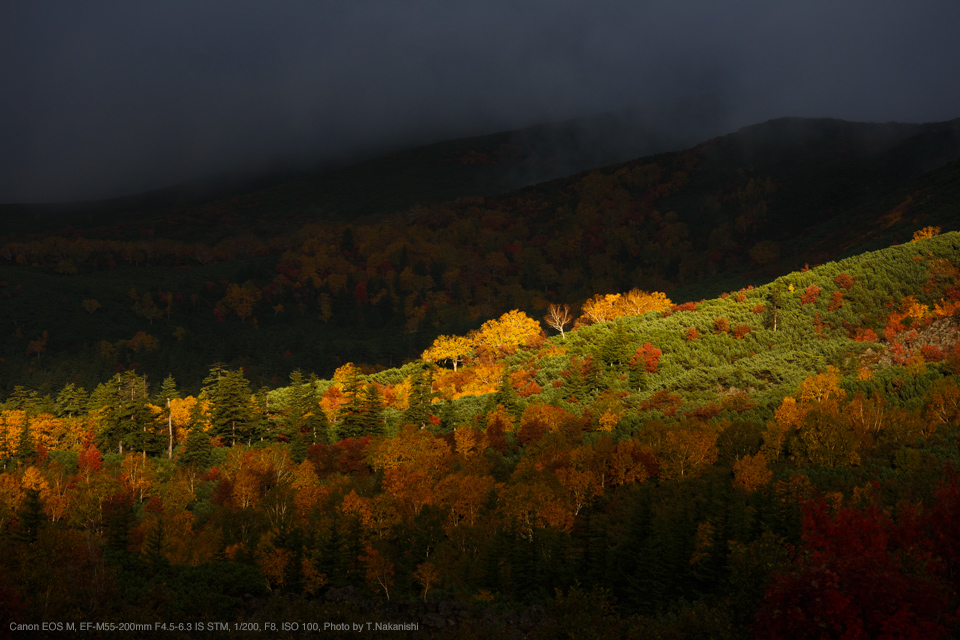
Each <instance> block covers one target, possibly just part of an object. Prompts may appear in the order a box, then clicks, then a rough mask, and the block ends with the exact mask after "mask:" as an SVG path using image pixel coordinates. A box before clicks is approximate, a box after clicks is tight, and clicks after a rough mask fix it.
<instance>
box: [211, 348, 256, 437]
mask: <svg viewBox="0 0 960 640" xmlns="http://www.w3.org/2000/svg"><path fill="white" fill-rule="evenodd" d="M203 383H204V385H205V386H204V390H203V394H205V396H206V399H208V400H209V401H210V403H211V408H210V423H211V431H212V433H213V435H214V436H217V437H219V438H220V439H221V440H222V441H223V442H224V443H227V442H229V443H230V445H231V446H233V445H235V444H236V443H237V441H244V440H246V441H247V442H248V444H249V443H250V442H251V441H252V439H253V428H252V427H253V411H252V410H251V409H252V408H251V406H250V395H251V394H250V383H249V382H248V381H247V379H246V378H245V377H244V376H243V371H242V370H237V371H229V370H225V369H223V368H222V366H221V365H219V364H217V365H214V367H213V368H212V369H210V375H208V376H207V377H206V378H205V379H204V381H203Z"/></svg>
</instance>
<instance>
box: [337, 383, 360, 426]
mask: <svg viewBox="0 0 960 640" xmlns="http://www.w3.org/2000/svg"><path fill="white" fill-rule="evenodd" d="M362 387H363V385H362V384H361V383H360V378H359V376H358V375H357V370H356V369H355V368H352V367H351V369H350V376H349V377H348V378H347V380H346V381H345V382H344V385H343V395H344V397H345V398H346V402H344V403H343V405H341V407H340V410H339V411H338V412H337V435H338V436H339V437H340V439H341V440H343V439H345V438H361V437H363V435H364V420H363V407H362Z"/></svg>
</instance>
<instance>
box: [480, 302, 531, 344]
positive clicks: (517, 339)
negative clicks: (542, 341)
mask: <svg viewBox="0 0 960 640" xmlns="http://www.w3.org/2000/svg"><path fill="white" fill-rule="evenodd" d="M541 332H542V330H541V329H540V323H539V322H537V321H536V320H534V319H533V318H531V317H530V316H528V315H527V314H525V313H524V312H522V311H518V310H517V309H514V310H513V311H508V312H507V313H505V314H503V315H502V316H500V317H499V318H497V319H496V320H487V321H486V322H484V323H483V325H482V326H481V327H480V330H479V331H478V332H477V333H476V339H475V342H474V344H475V346H477V347H482V348H484V349H486V350H488V351H490V352H493V353H498V352H509V351H513V350H514V349H516V348H517V347H521V346H526V345H528V344H530V343H531V342H533V341H534V340H535V339H536V338H538V337H539V336H540V334H541Z"/></svg>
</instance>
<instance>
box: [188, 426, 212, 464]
mask: <svg viewBox="0 0 960 640" xmlns="http://www.w3.org/2000/svg"><path fill="white" fill-rule="evenodd" d="M212 451H213V447H211V446H210V436H209V435H207V433H206V432H205V431H204V430H203V428H202V427H201V426H200V425H199V424H195V425H193V427H191V428H190V432H189V433H188V434H187V443H186V445H185V446H184V449H183V452H182V453H181V454H180V462H182V463H183V464H194V465H196V466H197V467H199V468H201V469H206V468H207V467H208V466H210V454H211V453H212Z"/></svg>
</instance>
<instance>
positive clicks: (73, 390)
mask: <svg viewBox="0 0 960 640" xmlns="http://www.w3.org/2000/svg"><path fill="white" fill-rule="evenodd" d="M87 400H88V396H87V391H86V389H84V388H83V387H78V386H76V385H74V384H73V383H72V382H71V383H70V384H68V385H66V386H65V387H64V388H63V389H61V390H60V393H58V394H57V401H56V403H55V404H54V411H55V412H56V414H57V417H59V418H72V417H74V416H76V415H79V414H81V413H83V410H84V408H85V407H86V404H87Z"/></svg>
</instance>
